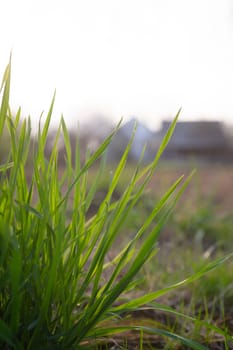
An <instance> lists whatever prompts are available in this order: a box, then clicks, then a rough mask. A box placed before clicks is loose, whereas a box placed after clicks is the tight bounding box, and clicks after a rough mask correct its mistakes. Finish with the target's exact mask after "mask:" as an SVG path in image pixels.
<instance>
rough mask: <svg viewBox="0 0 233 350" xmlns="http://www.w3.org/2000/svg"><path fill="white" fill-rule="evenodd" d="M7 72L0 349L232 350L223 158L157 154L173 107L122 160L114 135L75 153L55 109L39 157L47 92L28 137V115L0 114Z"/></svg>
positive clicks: (0, 117) (230, 174)
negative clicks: (147, 145) (144, 156)
mask: <svg viewBox="0 0 233 350" xmlns="http://www.w3.org/2000/svg"><path fill="white" fill-rule="evenodd" d="M10 72H11V66H10V63H9V64H8V66H7V68H6V71H5V74H4V77H3V82H2V87H1V92H2V103H1V106H0V143H1V145H2V146H4V147H2V148H1V149H0V150H2V149H4V151H3V152H0V158H1V159H0V316H1V318H0V348H1V349H3V350H9V349H17V350H24V349H27V350H37V349H48V350H52V349H54V350H55V349H56V350H57V349H62V350H66V349H77V350H81V349H82V350H83V349H111V350H114V349H115V350H116V349H132V350H134V349H176V350H181V349H195V350H207V349H214V350H215V349H216V350H217V349H226V350H229V349H232V348H233V343H232V341H233V337H232V332H233V319H232V312H233V309H232V299H233V293H232V281H233V268H232V267H233V266H232V264H233V262H232V258H233V249H232V248H233V235H232V227H233V215H232V214H233V212H232V204H233V198H232V179H233V167H232V166H231V165H228V166H227V165H224V166H221V165H213V164H212V165H211V164H205V165H202V166H201V165H199V164H194V163H193V162H190V164H185V163H182V164H181V163H179V164H178V163H177V164H176V163H168V162H167V163H164V162H162V161H161V162H160V160H161V159H160V158H161V156H162V154H163V152H164V150H165V148H166V146H167V144H168V142H169V140H170V138H171V136H172V134H173V132H174V129H175V126H176V122H177V119H178V116H179V113H178V114H177V116H176V117H175V118H174V121H173V122H172V124H171V125H170V127H169V129H168V131H167V134H166V135H165V136H164V139H163V140H162V142H161V145H160V146H159V148H158V151H157V153H156V155H155V158H154V160H153V161H152V162H151V164H149V165H147V166H141V165H140V164H135V165H132V164H130V163H129V162H128V155H129V151H130V146H131V145H130V143H129V144H128V145H127V147H126V148H125V151H124V153H123V155H122V157H121V159H120V160H119V162H118V163H117V164H114V165H110V164H106V157H105V154H106V150H107V148H108V146H109V144H110V142H111V140H112V137H114V134H115V132H116V130H114V131H113V132H112V134H110V135H109V136H108V137H107V138H106V139H105V140H104V141H103V142H102V144H101V145H100V146H99V147H98V148H97V149H96V150H95V151H94V152H93V153H90V152H87V155H86V159H85V160H83V154H82V151H81V150H82V148H81V147H80V144H79V143H78V142H77V144H76V145H75V147H74V148H72V147H71V142H70V137H69V132H68V130H67V127H66V124H65V121H64V119H63V118H61V120H60V124H59V127H58V131H57V134H56V136H55V138H54V143H53V147H52V149H51V153H50V154H47V153H46V152H45V147H46V142H47V139H48V134H49V128H50V120H51V115H52V111H53V104H54V99H53V100H52V103H51V106H50V109H49V112H48V114H47V117H46V118H45V121H44V123H43V125H41V124H39V126H38V133H37V135H36V139H34V140H32V136H31V124H30V118H28V119H23V118H22V117H21V112H20V109H19V110H18V112H17V114H16V116H12V114H11V109H10V106H9V95H10ZM61 137H62V138H63V141H64V145H65V151H64V154H62V156H64V159H65V165H63V167H60V166H59V161H58V160H59V159H60V158H59V156H60V154H59V147H58V146H59V140H60V138H61ZM63 164H64V163H63ZM194 168H196V172H193V169H194ZM189 174H190V175H189Z"/></svg>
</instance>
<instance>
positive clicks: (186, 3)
mask: <svg viewBox="0 0 233 350" xmlns="http://www.w3.org/2000/svg"><path fill="white" fill-rule="evenodd" d="M0 10H1V21H0V33H1V45H0V74H1V75H2V73H3V71H4V69H5V66H6V64H7V62H8V58H9V54H10V51H11V50H12V53H13V59H12V90H11V106H12V107H13V109H15V110H16V109H17V107H18V106H21V107H22V110H23V113H24V114H25V115H28V114H30V115H31V117H32V120H33V121H34V122H35V123H36V122H37V121H38V120H39V116H40V114H41V112H42V111H43V110H44V111H47V110H48V107H49V104H50V101H51V98H52V96H53V92H54V90H55V88H56V90H57V95H56V107H55V113H54V117H53V121H54V122H56V121H58V120H59V119H60V116H61V113H62V112H63V114H64V116H65V119H66V120H67V122H68V123H69V124H72V123H75V124H76V121H77V120H79V121H81V122H82V121H84V120H86V119H87V118H89V117H90V116H94V115H104V116H106V117H109V118H111V119H112V120H113V121H114V122H116V121H119V119H120V117H121V116H123V117H124V118H125V120H127V119H129V118H130V117H132V116H136V117H138V119H139V120H140V121H143V122H144V123H145V124H146V125H148V126H150V127H152V128H156V127H158V125H159V122H160V121H161V119H163V118H166V117H173V116H174V115H175V114H176V112H177V111H178V109H179V107H182V116H181V119H186V120H187V119H193V118H197V119H221V120H223V121H225V122H230V123H232V122H233V2H232V1H231V0H221V1H220V0H176V1H174V0H98V1H96V0H85V1H84V0H34V1H31V0H20V1H19V0H7V1H1V5H0Z"/></svg>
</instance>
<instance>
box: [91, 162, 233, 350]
mask: <svg viewBox="0 0 233 350" xmlns="http://www.w3.org/2000/svg"><path fill="white" fill-rule="evenodd" d="M194 168H195V169H196V173H195V175H194V177H193V179H192V181H191V183H190V184H189V186H188V188H187V189H186V190H185V192H184V194H183V196H182V198H181V199H180V202H179V203H178V205H177V208H176V210H175V211H174V212H173V214H172V216H171V218H170V219H169V221H168V223H167V224H166V226H165V227H164V229H163V230H162V232H161V234H160V237H159V239H158V253H157V254H156V255H155V257H153V258H152V259H151V260H150V261H149V262H147V263H146V265H145V266H144V267H143V269H142V271H141V272H140V273H139V276H138V277H139V278H141V283H139V284H138V286H137V289H134V290H133V291H131V292H130V293H129V295H128V297H129V298H134V297H135V296H138V295H142V294H144V293H148V292H151V291H154V290H156V289H157V290H159V289H162V288H165V287H167V286H168V285H170V284H171V283H176V282H178V281H181V280H183V279H185V278H186V277H188V276H190V275H191V274H193V273H195V272H196V271H198V270H199V269H200V268H201V267H203V266H205V264H206V263H207V262H209V261H211V260H213V259H216V258H218V257H221V256H223V255H225V254H227V253H229V252H231V251H232V249H233V231H232V227H233V190H232V188H231V184H232V179H233V166H232V165H230V164H228V165H221V164H211V163H210V164H206V165H200V164H198V163H196V164H194V163H190V164H187V163H175V162H173V163H169V162H162V163H161V165H160V167H158V169H157V170H156V172H155V174H154V175H153V177H152V179H151V181H150V183H149V184H148V187H147V189H146V191H145V193H144V195H143V196H142V198H141V199H140V201H139V203H138V205H137V206H136V207H135V208H134V209H133V210H132V212H131V213H130V216H129V218H128V220H127V222H126V224H125V227H124V229H123V230H122V232H121V235H120V237H119V240H118V242H117V249H119V247H121V245H122V246H124V244H125V242H126V241H127V240H128V238H129V237H133V236H134V234H135V233H136V232H137V230H138V229H139V227H140V225H141V222H142V221H145V220H146V218H147V217H148V215H149V213H150V211H151V210H152V208H153V206H154V205H155V203H156V202H157V201H158V200H159V198H160V197H161V196H162V195H163V193H164V192H165V191H166V189H167V188H168V187H169V186H171V184H172V183H173V182H174V181H175V179H177V178H178V177H179V176H181V175H182V174H185V175H187V174H189V173H190V172H191V170H192V169H194ZM113 171H114V166H109V167H108V170H107V171H106V173H105V175H104V176H103V177H102V181H101V183H100V190H99V192H98V193H97V195H96V201H94V203H93V210H97V208H98V205H99V203H101V201H102V200H103V198H104V195H105V191H106V188H107V184H108V181H109V178H110V176H111V173H112V172H113ZM132 173H133V166H132V164H131V165H129V166H128V167H127V168H126V169H125V172H124V173H123V174H122V179H121V181H120V183H119V186H118V189H117V190H116V193H115V198H116V199H118V198H119V197H120V196H121V193H122V191H123V189H124V188H125V186H126V184H127V183H128V181H129V179H130V178H131V176H132ZM93 177H95V171H94V170H93V172H90V179H91V180H90V182H91V181H92V178H93ZM112 254H113V256H114V253H112ZM109 255H110V257H111V252H110V253H109ZM232 287H233V264H232V262H228V263H227V264H224V265H222V266H220V267H219V268H218V269H216V270H214V271H212V272H210V273H209V274H207V275H206V276H204V277H203V278H202V279H200V280H198V281H195V282H194V283H193V284H191V285H189V286H188V287H185V288H180V289H177V290H175V291H172V292H170V293H169V294H167V295H166V296H162V297H161V298H159V299H158V300H157V302H159V303H161V304H163V305H164V304H165V305H167V306H170V307H172V308H175V310H177V311H180V312H181V313H184V314H186V315H190V317H195V318H197V319H201V320H206V322H211V323H213V324H215V325H216V326H218V327H221V328H223V329H228V330H229V332H230V333H232V332H233V318H232V314H233V307H232V302H233V292H232V290H233V289H232ZM128 317H129V315H128ZM129 319H130V321H129V322H131V324H134V323H137V322H138V321H139V320H140V322H142V323H145V324H148V322H149V324H150V323H153V322H155V324H157V325H158V324H160V323H162V324H163V325H165V326H166V327H168V329H173V327H174V328H175V329H176V331H177V330H179V333H181V334H183V335H186V336H187V335H188V336H189V337H190V338H192V339H198V340H199V341H200V339H201V341H202V342H203V343H208V346H209V348H210V349H225V348H227V345H226V344H225V341H224V337H223V336H221V335H220V336H219V335H218V334H216V333H215V332H213V331H211V332H208V331H207V332H206V331H204V330H201V329H200V328H201V327H200V325H196V326H194V325H193V320H192V319H190V320H187V319H186V320H182V319H180V317H179V316H177V317H174V315H173V314H172V315H171V316H170V317H169V316H168V315H167V314H166V312H164V310H161V311H160V312H158V311H156V312H153V311H152V310H147V309H146V308H145V310H141V311H139V312H137V316H136V319H135V314H134V316H133V318H130V317H129ZM122 339H124V336H122ZM122 339H120V338H119V337H118V338H117V339H115V341H118V342H119V341H121V343H122V341H123V340H122ZM144 340H146V343H147V344H148V347H149V344H150V345H151V346H152V347H153V346H155V348H156V349H157V348H158V349H159V348H161V349H163V348H167V349H170V348H172V349H173V348H174V349H181V348H183V347H182V346H179V345H177V344H176V345H174V344H175V343H174V342H172V343H171V342H168V343H166V342H164V341H162V340H161V338H158V337H154V338H153V336H152V337H151V336H150V337H149V338H148V336H147V337H145V339H144ZM125 342H127V344H128V348H131V346H132V348H137V346H138V344H139V338H138V336H137V337H136V336H135V334H134V333H133V334H128V335H127V338H126V339H125ZM144 346H145V344H144ZM126 348H127V347H126Z"/></svg>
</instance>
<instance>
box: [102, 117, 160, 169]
mask: <svg viewBox="0 0 233 350" xmlns="http://www.w3.org/2000/svg"><path fill="white" fill-rule="evenodd" d="M135 126H136V130H135V134H134V139H133V142H132V145H131V148H130V153H129V160H130V161H138V160H139V159H140V157H141V154H142V152H143V149H144V147H145V146H146V149H145V153H144V156H143V161H144V162H146V163H147V162H150V161H151V160H152V159H153V156H154V154H155V149H153V148H152V146H151V144H152V141H153V139H154V133H153V132H152V131H151V130H149V129H148V128H147V127H145V126H144V125H142V124H141V123H139V122H138V121H137V119H136V118H132V119H131V120H130V121H129V122H127V123H125V124H124V125H123V126H122V127H121V128H120V129H119V131H118V132H117V133H116V135H115V137H114V138H113V139H112V141H111V143H110V145H109V147H108V151H107V155H108V160H109V161H116V160H119V159H120V157H121V156H122V154H123V152H124V150H125V148H126V146H127V144H128V143H129V141H130V139H131V137H132V134H133V132H134V128H135Z"/></svg>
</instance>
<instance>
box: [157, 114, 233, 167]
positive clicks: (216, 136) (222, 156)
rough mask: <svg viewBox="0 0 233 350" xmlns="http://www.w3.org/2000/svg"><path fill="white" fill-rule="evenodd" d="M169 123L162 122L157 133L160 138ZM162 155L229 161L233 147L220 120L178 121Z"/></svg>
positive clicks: (176, 157) (231, 157) (232, 156)
mask: <svg viewBox="0 0 233 350" xmlns="http://www.w3.org/2000/svg"><path fill="white" fill-rule="evenodd" d="M170 124H171V122H170V121H164V122H163V123H162V128H161V130H160V131H159V132H158V134H157V135H158V136H159V139H160V140H162V137H163V136H164V135H165V133H166V131H167V129H168V127H169V126H170ZM164 156H165V157H166V158H173V159H187V158H190V157H193V158H197V159H198V160H207V161H229V160H233V148H232V145H231V144H230V142H229V140H228V139H227V137H226V134H225V132H224V128H223V125H222V123H220V122H217V121H197V122H178V123H177V125H176V128H175V131H174V134H173V136H172V138H171V140H170V142H169V144H168V146H167V148H166V150H165V152H164Z"/></svg>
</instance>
